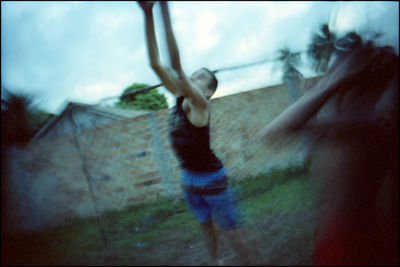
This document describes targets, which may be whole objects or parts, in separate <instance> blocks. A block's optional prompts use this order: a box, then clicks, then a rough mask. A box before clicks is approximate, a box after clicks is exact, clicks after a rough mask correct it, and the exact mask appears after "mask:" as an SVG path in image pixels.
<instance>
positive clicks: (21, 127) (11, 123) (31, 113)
mask: <svg viewBox="0 0 400 267" xmlns="http://www.w3.org/2000/svg"><path fill="white" fill-rule="evenodd" d="M3 95H4V98H3ZM33 103H34V98H33V96H30V95H27V94H23V93H12V92H10V91H9V90H7V89H5V88H2V99H1V145H2V149H3V148H5V147H7V146H9V145H25V144H27V143H28V142H29V140H30V139H31V137H32V136H33V135H34V134H35V132H36V131H37V130H38V129H39V127H40V126H41V125H42V124H43V123H44V122H45V121H46V120H47V119H48V118H49V117H51V116H52V114H49V113H47V112H44V111H41V110H39V109H38V108H35V107H34V104H33Z"/></svg>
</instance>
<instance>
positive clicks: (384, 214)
mask: <svg viewBox="0 0 400 267" xmlns="http://www.w3.org/2000/svg"><path fill="white" fill-rule="evenodd" d="M336 50H337V53H336V59H335V61H334V63H333V65H332V66H331V67H330V69H329V70H328V71H327V73H326V74H325V75H324V76H323V77H322V78H321V79H320V80H319V82H318V83H317V84H316V85H315V86H314V87H313V88H312V89H310V90H309V91H308V92H307V93H305V94H304V95H303V96H302V97H301V98H299V99H298V101H296V102H295V103H294V104H292V105H291V106H289V107H288V108H287V109H286V110H285V111H283V112H282V113H281V114H280V115H279V116H278V117H277V118H275V119H274V120H273V121H272V122H270V123H269V124H267V125H266V126H265V127H264V128H263V129H262V130H261V131H260V132H259V133H258V138H260V139H259V140H261V141H263V142H264V143H265V144H268V145H272V146H273V145H282V144H284V143H285V140H286V139H287V138H288V137H292V136H300V135H298V134H300V133H305V134H307V135H309V136H312V137H313V138H312V140H313V142H312V143H311V144H310V150H309V158H310V160H311V165H310V179H311V181H312V185H313V187H314V189H315V193H316V202H315V203H316V204H317V207H316V208H318V209H317V211H318V221H317V226H316V229H315V232H314V251H313V265H361V266H363V265H398V263H399V257H398V244H399V231H398V190H399V187H398V164H399V162H398V91H399V87H398V82H399V81H398V78H399V70H398V63H399V62H398V55H397V54H396V53H395V50H394V49H393V48H392V47H389V46H385V47H376V46H374V44H373V43H372V42H367V43H363V42H362V40H361V39H360V38H358V37H357V34H354V33H350V34H348V35H347V36H346V37H345V38H342V39H340V40H339V41H338V42H337V46H336ZM326 106H328V107H331V114H330V115H329V116H323V118H321V116H320V117H317V116H316V115H317V113H318V112H319V111H320V110H321V108H322V107H326Z"/></svg>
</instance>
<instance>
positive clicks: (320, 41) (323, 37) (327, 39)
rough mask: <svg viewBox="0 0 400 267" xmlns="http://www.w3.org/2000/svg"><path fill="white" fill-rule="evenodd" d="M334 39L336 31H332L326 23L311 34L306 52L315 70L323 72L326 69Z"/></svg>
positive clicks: (333, 49) (333, 46) (335, 38)
mask: <svg viewBox="0 0 400 267" xmlns="http://www.w3.org/2000/svg"><path fill="white" fill-rule="evenodd" d="M336 40H337V36H336V33H334V32H332V31H331V30H330V29H329V26H328V24H326V23H325V24H323V25H322V26H321V28H320V31H318V32H317V33H315V34H314V35H313V37H312V41H311V44H309V46H308V50H307V53H308V55H309V56H310V58H311V61H312V67H313V68H314V70H315V71H316V72H318V73H321V74H323V73H325V71H326V70H327V68H328V63H329V60H330V58H331V56H332V54H333V53H334V52H335V43H336Z"/></svg>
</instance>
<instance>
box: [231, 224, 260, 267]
mask: <svg viewBox="0 0 400 267" xmlns="http://www.w3.org/2000/svg"><path fill="white" fill-rule="evenodd" d="M224 235H225V236H226V238H227V239H228V241H229V243H230V244H231V245H232V246H233V248H234V249H235V251H236V253H237V255H238V256H239V257H240V259H241V260H242V262H241V263H242V264H243V265H252V263H253V262H254V260H252V255H255V253H256V252H253V251H252V250H251V248H250V247H249V246H248V245H247V244H246V242H245V241H244V240H243V238H242V236H241V235H240V234H239V231H238V230H237V229H233V230H226V231H224Z"/></svg>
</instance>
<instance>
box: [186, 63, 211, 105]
mask: <svg viewBox="0 0 400 267" xmlns="http://www.w3.org/2000/svg"><path fill="white" fill-rule="evenodd" d="M212 78H213V77H212V76H211V74H210V73H209V72H208V71H206V70H204V69H200V70H198V71H196V72H194V73H193V74H192V76H190V80H191V81H192V82H193V83H195V84H196V85H197V86H198V87H199V88H200V89H201V90H202V91H203V93H204V95H205V96H206V97H207V98H208V99H209V98H210V97H211V96H212V95H213V94H214V91H213V90H211V89H210V88H208V85H209V84H210V82H211V79H212Z"/></svg>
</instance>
